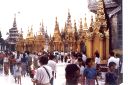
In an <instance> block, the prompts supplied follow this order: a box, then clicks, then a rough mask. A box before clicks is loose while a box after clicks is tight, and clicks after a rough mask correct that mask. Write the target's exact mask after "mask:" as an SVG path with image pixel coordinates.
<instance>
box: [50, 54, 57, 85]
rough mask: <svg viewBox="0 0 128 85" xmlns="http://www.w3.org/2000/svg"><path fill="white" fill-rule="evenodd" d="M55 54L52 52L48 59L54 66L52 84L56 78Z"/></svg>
mask: <svg viewBox="0 0 128 85" xmlns="http://www.w3.org/2000/svg"><path fill="white" fill-rule="evenodd" d="M54 58H55V56H54V55H52V54H50V55H49V61H48V66H50V67H51V68H52V70H53V71H52V75H53V77H52V79H51V85H53V80H54V78H56V62H55V61H54Z"/></svg>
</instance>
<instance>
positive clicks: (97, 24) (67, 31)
mask: <svg viewBox="0 0 128 85" xmlns="http://www.w3.org/2000/svg"><path fill="white" fill-rule="evenodd" d="M82 20H83V19H82V18H80V22H79V23H80V24H79V27H77V26H76V20H74V24H73V25H72V22H71V14H70V11H68V17H67V21H66V22H65V26H64V28H63V29H61V31H60V28H59V22H58V18H57V17H56V18H55V28H54V34H53V36H48V35H47V32H44V27H43V23H42V25H41V28H40V31H39V32H38V33H37V34H36V35H34V34H33V28H32V27H31V29H30V30H28V35H27V38H26V39H24V40H23V39H22V36H21V39H19V41H18V42H17V48H16V49H17V50H18V51H26V50H27V51H30V52H40V51H42V50H45V49H46V47H47V48H48V51H51V52H53V51H63V52H72V51H75V52H76V51H77V52H84V53H86V55H87V56H88V57H94V53H95V52H96V51H98V52H99V54H100V57H101V59H107V58H108V56H109V51H110V48H109V45H110V36H109V34H110V33H109V32H110V31H109V24H108V21H107V17H106V10H105V6H104V1H103V0H99V1H98V5H97V10H96V16H95V21H94V17H91V23H90V26H89V27H87V22H86V16H85V18H84V22H82ZM83 24H84V25H83ZM19 38H20V37H19ZM20 46H21V47H20ZM22 46H23V47H22Z"/></svg>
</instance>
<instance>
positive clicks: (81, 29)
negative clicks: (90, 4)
mask: <svg viewBox="0 0 128 85" xmlns="http://www.w3.org/2000/svg"><path fill="white" fill-rule="evenodd" d="M82 31H83V25H82V18H80V28H79V32H80V33H82Z"/></svg>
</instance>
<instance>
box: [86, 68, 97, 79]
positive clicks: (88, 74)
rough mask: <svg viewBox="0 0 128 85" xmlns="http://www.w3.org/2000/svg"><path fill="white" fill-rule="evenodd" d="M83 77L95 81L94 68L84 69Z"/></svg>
mask: <svg viewBox="0 0 128 85" xmlns="http://www.w3.org/2000/svg"><path fill="white" fill-rule="evenodd" d="M84 75H85V76H86V78H87V79H95V77H96V69H95V68H85V70H84Z"/></svg>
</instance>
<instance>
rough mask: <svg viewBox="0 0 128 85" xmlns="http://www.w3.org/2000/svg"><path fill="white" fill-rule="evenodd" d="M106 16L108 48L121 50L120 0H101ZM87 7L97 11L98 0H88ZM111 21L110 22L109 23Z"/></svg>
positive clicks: (94, 11)
mask: <svg viewBox="0 0 128 85" xmlns="http://www.w3.org/2000/svg"><path fill="white" fill-rule="evenodd" d="M100 1H101V0H100ZM102 1H104V2H105V3H104V7H105V10H106V14H107V16H108V22H109V29H110V30H109V31H110V32H109V33H110V50H120V51H122V46H123V45H122V40H123V38H122V0H102ZM88 2H89V4H88V8H89V9H90V11H91V12H93V13H95V14H96V13H97V10H98V7H97V4H98V0H88ZM110 23H111V24H110Z"/></svg>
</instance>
